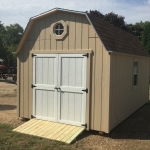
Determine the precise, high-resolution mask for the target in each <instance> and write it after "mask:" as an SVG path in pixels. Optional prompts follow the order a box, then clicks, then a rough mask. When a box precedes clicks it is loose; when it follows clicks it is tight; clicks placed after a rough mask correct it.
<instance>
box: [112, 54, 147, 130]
mask: <svg viewBox="0 0 150 150" xmlns="http://www.w3.org/2000/svg"><path fill="white" fill-rule="evenodd" d="M134 61H137V62H138V85H137V87H134V86H133V69H134ZM110 63H111V72H110V112H109V115H110V121H109V122H110V124H109V125H110V127H109V128H110V130H111V129H112V128H114V127H115V126H116V125H118V124H119V123H120V122H122V121H123V120H124V119H126V118H127V117H128V116H129V115H131V114H132V113H133V112H135V111H136V110H137V109H138V108H140V107H141V106H142V105H144V104H145V103H146V102H147V101H148V100H149V58H146V57H140V56H133V55H125V54H111V62H110Z"/></svg>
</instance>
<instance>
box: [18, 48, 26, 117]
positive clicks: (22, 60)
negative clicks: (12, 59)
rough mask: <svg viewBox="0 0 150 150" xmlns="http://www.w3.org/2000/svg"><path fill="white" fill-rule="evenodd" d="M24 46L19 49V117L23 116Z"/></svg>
mask: <svg viewBox="0 0 150 150" xmlns="http://www.w3.org/2000/svg"><path fill="white" fill-rule="evenodd" d="M24 51H25V49H24V47H22V50H21V51H20V53H19V55H20V91H19V92H20V117H24V82H23V81H24V80H23V79H24V65H23V64H24V58H23V56H24Z"/></svg>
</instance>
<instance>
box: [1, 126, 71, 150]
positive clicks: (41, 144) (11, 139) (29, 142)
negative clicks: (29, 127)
mask: <svg viewBox="0 0 150 150" xmlns="http://www.w3.org/2000/svg"><path fill="white" fill-rule="evenodd" d="M12 130H13V127H12V126H11V125H7V124H0V150H3V149H10V150H16V149H17V150H24V149H27V150H37V149H38V150H39V149H42V150H47V149H50V150H51V149H54V150H55V149H56V150H57V149H61V150H69V149H71V148H70V147H69V145H67V144H64V143H61V142H57V141H51V140H47V139H44V138H39V137H34V136H29V135H25V134H20V133H17V132H13V131H12Z"/></svg>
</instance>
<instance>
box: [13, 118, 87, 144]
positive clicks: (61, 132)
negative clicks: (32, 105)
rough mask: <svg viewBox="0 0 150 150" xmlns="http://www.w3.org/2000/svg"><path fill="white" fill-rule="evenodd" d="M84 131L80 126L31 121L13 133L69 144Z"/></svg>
mask: <svg viewBox="0 0 150 150" xmlns="http://www.w3.org/2000/svg"><path fill="white" fill-rule="evenodd" d="M84 130H85V127H82V126H81V127H80V126H75V125H69V124H63V123H57V122H52V121H45V120H38V119H31V120H29V121H28V122H26V123H24V124H22V125H20V126H19V127H17V128H15V129H14V130H13V131H15V132H19V133H23V134H28V135H34V136H39V137H43V138H47V139H50V140H56V141H61V142H65V143H67V144H70V143H71V142H72V141H73V140H74V139H75V138H76V137H77V136H78V135H79V134H81V133H82V132H83V131H84Z"/></svg>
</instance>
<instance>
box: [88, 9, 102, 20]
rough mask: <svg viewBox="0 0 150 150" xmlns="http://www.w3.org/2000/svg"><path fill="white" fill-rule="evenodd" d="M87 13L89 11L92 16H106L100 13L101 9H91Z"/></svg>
mask: <svg viewBox="0 0 150 150" xmlns="http://www.w3.org/2000/svg"><path fill="white" fill-rule="evenodd" d="M86 12H87V13H89V14H90V15H92V16H95V17H98V18H101V19H103V18H104V15H103V14H102V13H100V12H99V11H97V10H90V11H89V12H88V11H86Z"/></svg>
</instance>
